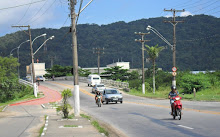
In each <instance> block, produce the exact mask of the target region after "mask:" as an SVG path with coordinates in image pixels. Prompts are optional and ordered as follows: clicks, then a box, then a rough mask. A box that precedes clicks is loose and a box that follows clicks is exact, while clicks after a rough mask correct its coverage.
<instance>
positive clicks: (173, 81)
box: [146, 25, 176, 86]
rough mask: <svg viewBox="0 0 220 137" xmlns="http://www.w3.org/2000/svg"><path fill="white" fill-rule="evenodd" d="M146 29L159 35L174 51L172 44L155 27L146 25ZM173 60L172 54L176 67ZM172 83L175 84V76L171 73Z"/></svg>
mask: <svg viewBox="0 0 220 137" xmlns="http://www.w3.org/2000/svg"><path fill="white" fill-rule="evenodd" d="M146 29H147V30H148V31H149V30H151V31H153V32H154V33H155V34H156V35H157V36H159V37H160V38H161V39H162V40H163V41H164V42H166V43H167V44H168V45H169V46H170V47H171V50H173V51H174V46H173V45H171V44H170V43H169V41H167V40H166V39H165V38H164V36H163V35H161V34H160V32H159V31H157V30H156V29H155V28H153V27H151V26H150V25H148V26H147V28H146ZM174 60H175V57H174V55H173V67H176V66H175V63H174V62H175V61H174ZM172 85H173V86H176V78H175V76H174V75H173V80H172Z"/></svg>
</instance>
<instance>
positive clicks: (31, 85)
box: [19, 79, 34, 87]
mask: <svg viewBox="0 0 220 137" xmlns="http://www.w3.org/2000/svg"><path fill="white" fill-rule="evenodd" d="M19 83H20V84H23V85H28V86H30V87H34V84H33V83H31V82H28V81H26V80H23V79H19Z"/></svg>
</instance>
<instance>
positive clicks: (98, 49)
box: [93, 47, 104, 75]
mask: <svg viewBox="0 0 220 137" xmlns="http://www.w3.org/2000/svg"><path fill="white" fill-rule="evenodd" d="M93 54H97V55H98V59H97V65H98V74H99V75H100V71H99V68H100V55H101V54H104V47H103V48H102V49H101V48H93Z"/></svg>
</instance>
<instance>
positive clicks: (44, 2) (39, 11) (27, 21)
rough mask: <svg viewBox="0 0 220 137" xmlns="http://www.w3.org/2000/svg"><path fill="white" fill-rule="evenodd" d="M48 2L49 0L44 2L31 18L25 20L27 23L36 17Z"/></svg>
mask: <svg viewBox="0 0 220 137" xmlns="http://www.w3.org/2000/svg"><path fill="white" fill-rule="evenodd" d="M46 3H47V0H46V1H45V2H44V4H43V5H42V6H41V8H40V9H39V10H38V11H37V12H36V13H35V14H34V15H33V16H32V17H31V18H30V19H29V20H27V21H26V22H25V24H26V23H27V22H29V21H31V20H32V19H33V18H34V17H36V15H37V14H38V13H39V12H40V11H41V9H42V8H43V7H44V6H45V4H46Z"/></svg>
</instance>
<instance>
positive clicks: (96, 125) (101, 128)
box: [80, 114, 109, 136]
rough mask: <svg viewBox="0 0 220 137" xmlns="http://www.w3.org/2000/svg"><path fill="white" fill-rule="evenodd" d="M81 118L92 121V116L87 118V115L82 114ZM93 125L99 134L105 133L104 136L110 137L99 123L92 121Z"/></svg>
mask: <svg viewBox="0 0 220 137" xmlns="http://www.w3.org/2000/svg"><path fill="white" fill-rule="evenodd" d="M80 116H81V117H83V118H86V119H88V120H91V119H92V118H91V117H90V116H87V115H85V114H80ZM91 124H92V125H93V126H94V127H95V128H96V129H97V130H98V131H99V133H103V134H105V135H106V136H109V133H108V131H107V130H105V129H104V128H103V127H101V126H100V125H99V123H98V121H96V120H92V121H91Z"/></svg>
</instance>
